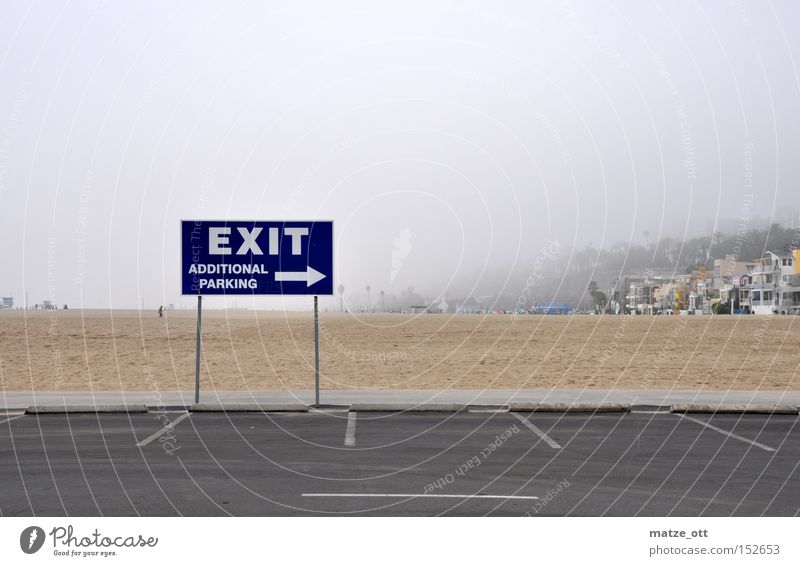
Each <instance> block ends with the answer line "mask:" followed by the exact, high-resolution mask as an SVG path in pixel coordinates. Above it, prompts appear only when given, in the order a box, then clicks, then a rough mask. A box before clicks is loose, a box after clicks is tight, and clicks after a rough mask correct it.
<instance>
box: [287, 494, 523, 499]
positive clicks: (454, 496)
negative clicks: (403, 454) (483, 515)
mask: <svg viewBox="0 0 800 566" xmlns="http://www.w3.org/2000/svg"><path fill="white" fill-rule="evenodd" d="M302 495H303V497H386V498H392V497H395V498H409V497H441V498H448V499H539V498H538V497H536V496H533V495H483V494H475V495H470V494H465V493H464V494H453V493H303V494H302Z"/></svg>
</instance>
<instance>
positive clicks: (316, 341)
mask: <svg viewBox="0 0 800 566" xmlns="http://www.w3.org/2000/svg"><path fill="white" fill-rule="evenodd" d="M317 300H318V299H317V296H316V295H314V393H315V395H314V404H315V405H316V406H317V407H319V308H318V306H317Z"/></svg>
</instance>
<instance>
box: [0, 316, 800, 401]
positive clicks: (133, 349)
mask: <svg viewBox="0 0 800 566" xmlns="http://www.w3.org/2000/svg"><path fill="white" fill-rule="evenodd" d="M203 322H204V325H203V339H204V357H203V373H202V379H203V383H204V388H206V389H211V388H216V389H221V390H241V389H309V388H311V387H312V386H313V342H312V333H313V328H312V320H311V315H310V313H290V314H288V315H284V314H282V313H280V314H279V313H267V312H253V311H237V312H224V311H210V310H209V311H206V312H205V313H204V321H203ZM321 322H322V328H321V340H320V344H321V360H322V361H321V364H322V372H323V378H322V386H323V388H334V389H348V388H369V389H375V388H393V389H429V388H437V389H438V388H451V387H452V388H463V389H482V388H496V389H516V388H541V387H560V388H584V387H593V388H626V389H669V388H676V389H698V388H707V389H777V390H785V389H791V390H795V389H798V387H800V377H798V368H799V367H800V323H798V322H797V321H796V320H795V319H793V318H791V317H755V316H749V317H740V318H733V317H594V316H578V317H560V316H559V317H556V316H553V317H529V316H526V317H520V318H519V320H517V321H516V322H515V321H513V320H512V318H511V317H510V316H507V315H505V316H504V315H491V316H478V315H459V316H448V315H343V314H338V313H336V314H333V313H321ZM194 331H195V319H194V313H193V312H191V311H182V312H176V311H173V312H170V313H168V317H167V318H165V319H158V318H157V317H156V316H155V314H154V313H153V312H151V311H147V312H142V313H140V312H138V311H99V310H98V311H83V312H80V311H47V312H46V311H0V387H1V388H2V389H3V390H4V391H31V390H35V391H84V390H106V391H123V390H124V391H140V390H147V389H159V390H176V389H186V390H189V389H192V388H193V384H194V347H195V333H194Z"/></svg>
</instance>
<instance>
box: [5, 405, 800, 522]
mask: <svg viewBox="0 0 800 566" xmlns="http://www.w3.org/2000/svg"><path fill="white" fill-rule="evenodd" d="M798 428H800V427H798V416H797V415H736V414H691V415H679V414H674V413H656V412H652V413H596V414H591V413H539V412H537V413H509V412H466V411H462V412H459V413H435V412H430V413H428V412H416V413H411V412H407V413H396V412H395V413H393V412H347V411H333V410H331V411H319V412H317V411H312V412H308V413H185V412H169V413H163V412H162V413H152V412H151V413H138V414H136V413H131V414H93V413H88V414H41V415H35V414H34V415H31V414H25V415H18V414H8V415H0V514H2V515H3V516H31V515H47V516H49V515H54V516H62V515H80V516H98V515H111V516H120V515H122V516H124V515H144V516H147V515H150V516H153V515H156V516H172V515H187V516H197V515H201V516H205V515H227V514H230V515H245V516H249V515H301V514H302V515H308V514H312V515H313V514H350V515H362V514H363V515H415V516H417V515H471V516H474V515H511V516H524V515H531V516H537V515H548V516H549V515H578V516H586V515H588V516H600V515H609V516H634V515H644V516H668V515H677V516H697V515H717V516H729V515H745V516H759V515H768V516H783V515H797V514H798V510H800V479H799V478H798V466H800V430H798Z"/></svg>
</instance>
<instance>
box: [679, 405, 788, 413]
mask: <svg viewBox="0 0 800 566" xmlns="http://www.w3.org/2000/svg"><path fill="white" fill-rule="evenodd" d="M670 410H671V411H672V412H673V413H735V414H743V413H749V414H781V415H796V414H798V410H797V407H796V406H795V405H755V404H741V405H737V404H727V405H672V408H671V409H670Z"/></svg>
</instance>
